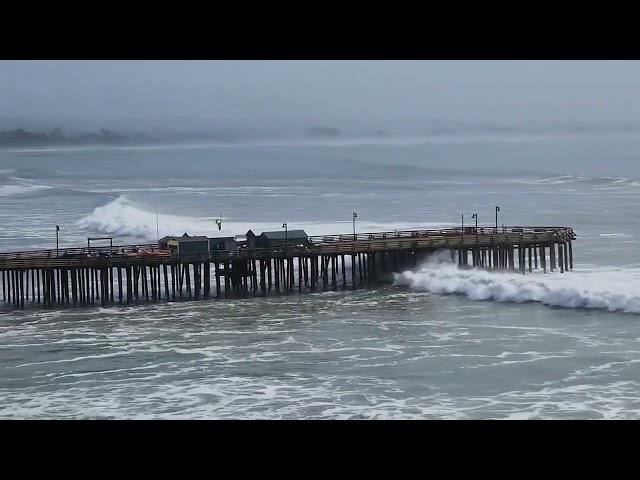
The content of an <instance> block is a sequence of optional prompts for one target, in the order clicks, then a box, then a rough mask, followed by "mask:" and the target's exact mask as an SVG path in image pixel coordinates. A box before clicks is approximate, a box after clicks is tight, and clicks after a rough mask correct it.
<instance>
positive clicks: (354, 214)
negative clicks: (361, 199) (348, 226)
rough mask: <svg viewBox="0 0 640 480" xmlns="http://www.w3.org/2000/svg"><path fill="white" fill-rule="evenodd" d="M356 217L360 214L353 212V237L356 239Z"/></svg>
mask: <svg viewBox="0 0 640 480" xmlns="http://www.w3.org/2000/svg"><path fill="white" fill-rule="evenodd" d="M356 218H358V214H357V213H356V212H353V239H354V240H355V239H356Z"/></svg>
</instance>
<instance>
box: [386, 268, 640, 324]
mask: <svg viewBox="0 0 640 480" xmlns="http://www.w3.org/2000/svg"><path fill="white" fill-rule="evenodd" d="M394 283H395V284H396V285H404V286H408V287H410V288H412V289H416V290H423V291H428V292H432V293H437V294H443V295H447V294H462V295H465V296H467V297H468V298H470V299H471V300H485V301H495V302H514V303H524V302H540V303H542V304H544V305H549V306H557V307H567V308H589V309H603V310H608V311H610V312H628V313H640V269H637V268H629V269H617V268H613V267H611V268H584V269H581V270H580V269H579V270H576V271H572V272H569V273H565V274H560V273H557V272H555V273H547V274H543V273H541V272H536V273H531V274H527V275H522V274H516V273H506V272H489V271H485V270H477V269H459V268H458V267H457V266H456V265H453V264H452V263H451V262H450V261H448V262H446V261H443V257H441V256H439V257H437V258H435V259H432V260H429V261H427V262H426V263H424V264H423V265H421V266H420V267H419V268H418V269H416V270H413V271H405V272H403V273H400V274H395V275H394Z"/></svg>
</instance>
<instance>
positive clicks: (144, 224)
mask: <svg viewBox="0 0 640 480" xmlns="http://www.w3.org/2000/svg"><path fill="white" fill-rule="evenodd" d="M161 209H162V207H161V206H160V210H161ZM216 210H217V207H216ZM216 217H217V215H216ZM216 217H190V216H187V215H169V214H163V213H161V212H160V214H159V215H158V226H159V228H158V230H159V232H160V236H164V235H182V234H183V233H185V232H187V233H189V234H190V235H208V236H214V235H218V234H219V233H220V232H219V231H218V227H217V225H216V223H215V218H216ZM76 225H77V226H78V227H80V228H83V229H86V230H89V231H94V232H97V233H101V234H109V235H122V236H130V237H136V238H139V239H141V240H148V241H153V240H155V239H156V236H157V235H156V214H155V208H154V207H153V206H152V205H150V206H149V207H148V210H146V209H145V207H143V206H141V205H138V204H136V203H134V202H133V201H131V200H130V199H129V198H128V197H126V196H125V195H120V196H118V197H117V198H115V199H114V200H112V201H110V202H108V203H107V204H105V205H102V206H100V207H96V208H95V209H94V210H93V211H92V212H91V213H89V214H88V215H86V216H84V217H82V218H81V219H80V220H79V221H78V222H77V224H76ZM281 225H282V222H276V221H274V222H251V221H248V220H244V219H242V220H241V219H239V218H224V215H223V228H224V229H225V230H228V231H232V232H234V233H235V234H236V235H242V234H244V233H246V232H247V231H248V230H249V229H252V230H253V231H254V232H262V231H269V230H278V231H280V230H282V227H281ZM288 225H289V229H291V230H292V229H297V228H300V229H304V230H305V231H306V232H307V234H309V235H329V234H340V233H345V234H346V235H350V234H349V233H348V232H349V231H350V230H351V227H352V224H351V220H345V221H343V222H333V223H329V222H317V221H315V222H314V221H304V220H303V221H298V222H295V221H294V220H289V221H288ZM443 226H448V224H442V223H439V224H434V223H422V224H420V225H415V224H409V223H394V224H387V223H385V224H383V223H374V222H367V221H362V222H359V223H358V231H359V232H372V231H373V232H375V231H382V230H392V229H394V230H395V229H398V230H401V229H415V228H436V227H437V228H440V227H443Z"/></svg>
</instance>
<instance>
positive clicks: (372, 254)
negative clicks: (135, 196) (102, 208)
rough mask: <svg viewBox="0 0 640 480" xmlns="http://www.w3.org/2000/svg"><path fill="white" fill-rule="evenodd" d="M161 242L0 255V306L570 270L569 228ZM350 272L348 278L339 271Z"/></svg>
mask: <svg viewBox="0 0 640 480" xmlns="http://www.w3.org/2000/svg"><path fill="white" fill-rule="evenodd" d="M283 228H285V231H284V232H281V231H277V232H262V234H261V235H255V234H254V233H253V232H252V231H251V230H249V231H248V232H247V234H246V235H244V236H242V237H235V238H234V237H224V238H217V237H212V238H210V237H206V236H189V235H187V234H186V233H185V235H183V236H182V237H163V238H161V239H159V240H158V243H153V244H145V245H116V246H114V245H113V243H112V240H113V239H111V244H110V245H109V246H106V247H96V246H91V245H90V244H88V245H87V247H86V248H85V247H82V248H67V249H64V250H62V251H61V250H37V251H23V252H9V253H0V271H2V277H1V279H0V280H1V282H2V300H3V302H5V303H7V304H9V305H11V306H13V307H17V308H24V307H25V303H27V304H33V305H39V306H44V307H52V306H61V305H83V306H86V305H98V304H99V305H100V306H106V305H111V304H116V303H118V304H138V303H142V302H144V303H147V302H159V301H163V300H164V301H180V300H201V299H208V298H212V297H214V294H213V292H212V277H213V279H214V281H215V298H218V299H220V298H231V297H234V298H237V297H242V296H248V295H254V296H259V295H262V296H264V295H268V294H270V293H272V292H275V293H282V292H284V293H291V292H293V291H296V290H297V291H298V292H303V291H305V292H316V291H318V290H328V289H332V290H336V289H356V288H363V287H367V286H372V285H376V284H379V283H380V282H391V281H393V274H394V273H399V272H401V271H404V270H406V269H407V268H414V267H416V265H417V264H418V263H419V262H420V263H422V262H423V261H425V260H427V259H428V258H429V257H431V256H433V255H436V254H438V255H441V254H442V252H447V251H448V252H449V253H450V255H451V261H452V263H457V264H458V266H459V268H478V269H485V270H502V271H519V272H520V273H522V274H525V273H526V271H527V270H528V271H529V272H532V271H533V270H534V269H535V270H538V269H541V270H542V271H543V272H544V273H546V272H547V270H550V271H555V270H556V269H559V270H560V272H561V273H564V272H567V271H570V270H572V269H573V246H572V241H573V240H575V239H576V234H575V232H574V231H573V229H572V228H570V227H505V226H502V227H501V228H499V229H498V228H495V227H493V226H492V227H478V226H476V227H456V228H442V229H435V230H434V229H424V230H395V231H389V232H372V233H357V234H356V232H355V217H354V233H353V234H350V233H349V234H339V235H323V236H307V235H306V233H305V232H304V230H296V231H293V230H292V231H288V230H287V229H286V223H284V224H283ZM347 270H349V271H347Z"/></svg>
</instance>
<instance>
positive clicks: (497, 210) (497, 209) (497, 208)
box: [496, 205, 500, 233]
mask: <svg viewBox="0 0 640 480" xmlns="http://www.w3.org/2000/svg"><path fill="white" fill-rule="evenodd" d="M499 211H500V207H499V206H498V205H496V233H498V212H499Z"/></svg>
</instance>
